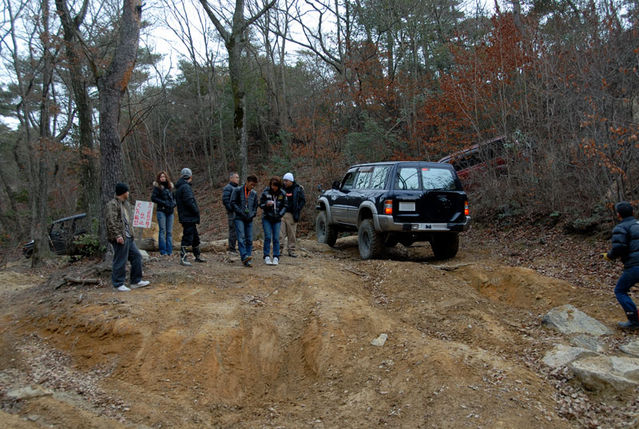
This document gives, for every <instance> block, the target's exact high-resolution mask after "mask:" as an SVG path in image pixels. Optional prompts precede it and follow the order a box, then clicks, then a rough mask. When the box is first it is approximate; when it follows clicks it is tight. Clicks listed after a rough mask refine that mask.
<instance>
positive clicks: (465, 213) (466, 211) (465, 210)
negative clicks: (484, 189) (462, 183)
mask: <svg viewBox="0 0 639 429" xmlns="http://www.w3.org/2000/svg"><path fill="white" fill-rule="evenodd" d="M469 215H470V209H469V208H468V201H465V202H464V216H469Z"/></svg>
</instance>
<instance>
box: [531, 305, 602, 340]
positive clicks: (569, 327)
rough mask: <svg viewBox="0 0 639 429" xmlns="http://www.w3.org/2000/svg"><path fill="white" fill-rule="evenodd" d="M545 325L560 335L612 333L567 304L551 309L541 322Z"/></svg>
mask: <svg viewBox="0 0 639 429" xmlns="http://www.w3.org/2000/svg"><path fill="white" fill-rule="evenodd" d="M542 322H543V323H544V324H545V325H548V326H551V327H553V328H555V329H557V330H558V331H559V332H561V333H562V334H590V335H595V336H599V335H609V334H611V333H612V332H611V331H610V329H608V328H607V327H606V325H604V324H603V323H601V322H599V321H598V320H596V319H593V318H592V317H590V316H588V315H587V314H586V313H584V312H583V311H580V310H578V309H577V308H575V307H574V306H573V305H570V304H567V305H563V306H561V307H556V308H553V309H552V310H550V311H549V312H548V314H546V315H545V316H544V318H543V321H542Z"/></svg>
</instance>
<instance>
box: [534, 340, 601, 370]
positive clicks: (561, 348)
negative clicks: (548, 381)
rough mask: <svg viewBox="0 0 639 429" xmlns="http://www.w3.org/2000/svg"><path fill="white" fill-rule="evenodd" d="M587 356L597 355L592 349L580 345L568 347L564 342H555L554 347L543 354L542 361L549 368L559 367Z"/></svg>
mask: <svg viewBox="0 0 639 429" xmlns="http://www.w3.org/2000/svg"><path fill="white" fill-rule="evenodd" d="M588 356H597V353H595V352H593V351H592V350H588V349H584V348H581V347H570V346H567V345H565V344H557V345H556V346H555V348H553V349H552V350H549V351H548V352H547V353H546V354H545V355H544V359H543V362H544V363H545V364H546V365H548V366H549V367H551V368H559V367H561V366H564V365H568V364H569V363H570V362H572V361H575V360H577V359H581V358H584V357H588Z"/></svg>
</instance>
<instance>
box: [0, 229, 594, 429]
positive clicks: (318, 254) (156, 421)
mask: <svg viewBox="0 0 639 429" xmlns="http://www.w3.org/2000/svg"><path fill="white" fill-rule="evenodd" d="M301 246H302V251H301V253H302V257H299V258H296V259H292V258H283V260H282V263H281V265H280V266H278V267H272V266H266V265H262V264H260V263H257V264H256V266H255V267H254V268H252V269H246V268H244V267H242V266H241V264H240V263H239V261H237V260H236V259H235V258H229V256H227V255H225V254H209V255H207V257H208V259H209V263H207V264H205V265H197V266H195V267H190V268H186V267H182V266H180V265H178V261H177V259H167V258H162V259H159V258H154V259H153V260H152V261H151V262H149V263H148V264H147V265H146V266H145V271H146V278H147V279H149V280H151V281H152V285H151V286H150V287H148V288H145V289H140V290H134V291H132V292H130V293H115V292H112V290H111V289H110V288H109V287H86V286H85V287H79V286H78V287H64V288H61V289H60V290H57V291H52V290H50V289H47V288H45V287H44V286H33V284H34V278H33V277H30V276H25V275H21V274H17V273H15V272H12V271H7V272H4V273H2V276H3V277H2V278H5V279H11V280H10V283H11V284H13V285H14V286H6V285H7V283H4V284H5V286H3V287H4V290H3V291H2V294H3V296H5V297H6V300H5V302H6V304H8V305H4V306H3V311H2V315H1V316H2V319H1V320H2V331H1V333H2V336H1V337H0V341H2V343H1V345H2V350H3V352H2V355H1V356H0V370H1V374H2V375H1V376H2V378H1V379H0V380H2V384H1V386H0V387H1V390H2V393H3V395H4V396H3V398H4V399H3V409H4V411H6V412H9V413H11V414H12V417H11V418H12V419H14V420H15V416H14V415H20V416H23V417H25V418H27V417H29V416H30V417H31V420H29V422H32V423H34V424H38V425H39V424H62V425H65V426H78V427H79V426H92V427H102V426H104V427H106V426H109V424H110V423H114V424H115V423H126V424H137V425H144V426H148V427H167V426H169V427H210V426H214V427H218V426H233V427H256V426H260V427H261V426H278V427H336V426H348V427H353V426H358V427H369V426H372V425H380V424H388V425H391V426H404V427H449V426H453V425H455V426H456V425H459V424H462V425H465V426H469V427H474V426H477V427H521V426H526V425H531V424H533V425H534V426H535V427H553V428H556V427H570V426H571V425H572V424H575V423H574V422H573V423H571V422H570V421H567V420H566V419H564V418H562V417H561V416H559V415H558V413H557V404H556V402H555V401H554V399H553V397H554V396H555V395H556V389H555V387H554V385H553V384H551V383H550V382H549V381H548V379H547V378H546V377H545V376H544V375H543V374H540V372H539V366H538V362H537V361H538V357H539V355H540V353H543V351H545V350H546V349H548V348H549V347H550V342H549V341H547V339H548V337H552V333H547V332H546V331H545V330H544V328H542V327H541V326H540V324H539V318H540V316H541V315H542V314H543V313H545V312H546V311H547V310H549V309H550V308H552V307H554V306H557V305H562V304H565V303H568V302H571V303H575V304H577V305H579V301H580V300H581V302H582V303H584V302H588V301H587V297H586V296H583V294H582V295H580V294H579V293H578V291H576V290H575V288H574V287H573V286H571V285H570V284H568V283H565V282H562V281H560V280H556V279H549V278H547V277H543V276H541V275H539V274H537V273H536V272H534V271H532V270H528V269H522V268H513V267H507V266H503V265H499V264H496V263H495V262H494V261H492V260H490V259H487V258H486V257H485V255H482V254H481V253H478V252H477V253H474V252H472V251H462V252H461V253H460V255H459V257H458V258H456V259H454V260H452V261H448V262H440V261H435V260H434V259H433V258H432V253H431V251H430V248H429V247H426V246H417V247H414V248H409V249H405V248H403V247H402V246H398V247H397V248H396V249H393V250H392V251H391V252H389V254H388V258H389V259H386V260H377V261H360V260H358V259H356V257H354V256H355V255H356V254H357V249H356V247H355V241H354V239H352V238H346V239H340V240H339V241H338V245H337V248H336V249H329V248H328V247H324V246H320V245H318V244H317V243H313V242H310V241H302V242H301ZM256 253H257V255H258V256H259V250H258V252H256ZM11 276H14V277H11ZM21 283H22V284H24V286H17V285H19V284H21ZM11 288H13V289H11ZM9 290H11V292H10V293H9V292H8V291H9ZM586 311H587V310H586ZM380 334H386V335H387V337H388V340H387V341H386V343H385V344H384V345H383V346H375V345H373V344H371V341H372V340H373V339H375V338H377V337H379V336H380ZM30 383H35V384H38V385H42V386H44V387H46V388H49V389H51V390H52V391H53V392H54V393H53V394H52V395H51V396H46V397H41V398H34V399H29V400H20V401H12V400H9V399H7V397H6V394H7V392H8V391H10V390H11V389H13V388H15V387H17V386H20V385H26V384H30ZM54 409H55V410H56V411H55V412H54V411H53V410H54ZM34 419H35V420H34ZM20 422H21V423H20V424H22V423H24V422H25V420H20ZM25 427H29V426H25ZM110 427H113V426H112V425H111V426H110Z"/></svg>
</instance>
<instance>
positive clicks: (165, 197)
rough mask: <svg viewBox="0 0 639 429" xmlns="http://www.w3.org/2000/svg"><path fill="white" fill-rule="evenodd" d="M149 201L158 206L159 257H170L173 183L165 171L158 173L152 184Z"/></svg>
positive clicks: (173, 207) (171, 247)
mask: <svg viewBox="0 0 639 429" xmlns="http://www.w3.org/2000/svg"><path fill="white" fill-rule="evenodd" d="M151 201H153V202H154V203H156V204H157V206H158V207H157V210H156V213H157V219H158V226H159V227H160V234H159V237H158V247H159V248H160V255H171V254H172V253H173V211H174V209H175V205H176V204H175V197H174V196H173V183H172V182H171V178H170V177H169V173H167V172H166V171H160V172H159V173H158V175H157V177H156V179H155V182H153V193H152V194H151Z"/></svg>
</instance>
